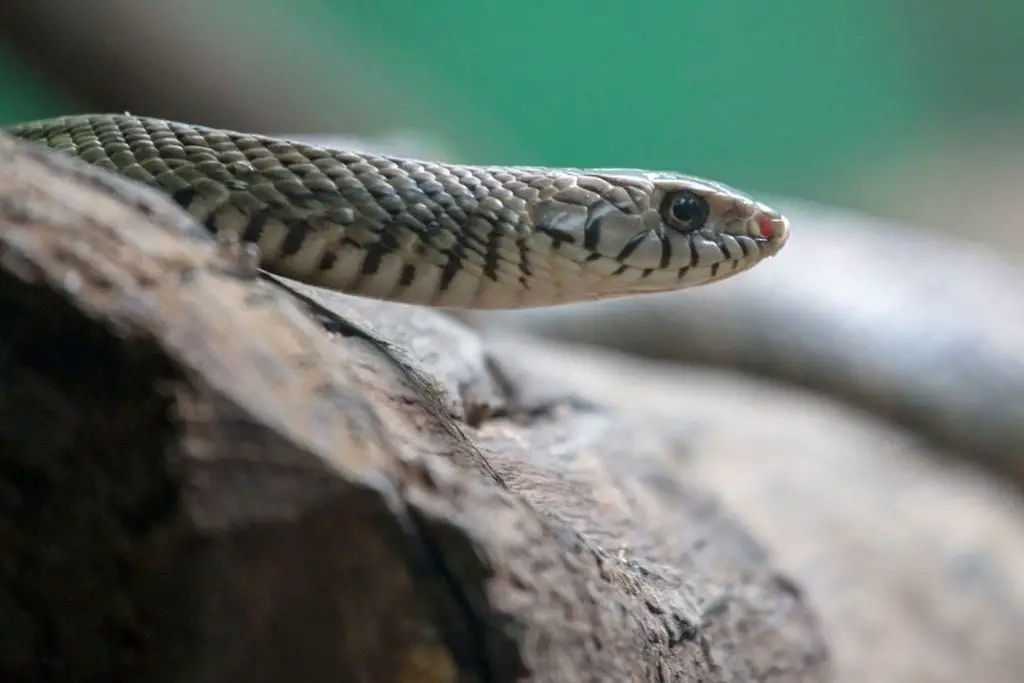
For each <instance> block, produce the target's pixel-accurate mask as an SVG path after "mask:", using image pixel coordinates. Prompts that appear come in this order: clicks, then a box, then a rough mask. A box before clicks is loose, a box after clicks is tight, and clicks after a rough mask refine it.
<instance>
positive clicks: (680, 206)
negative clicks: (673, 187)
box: [662, 190, 710, 232]
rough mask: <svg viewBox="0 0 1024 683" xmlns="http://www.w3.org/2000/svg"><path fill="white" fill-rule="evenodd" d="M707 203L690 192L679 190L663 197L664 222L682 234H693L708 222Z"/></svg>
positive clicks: (708, 210)
mask: <svg viewBox="0 0 1024 683" xmlns="http://www.w3.org/2000/svg"><path fill="white" fill-rule="evenodd" d="M709 212H710V209H709V208H708V203H707V201H705V199H704V198H703V197H701V196H700V195H698V194H696V193H695V192H691V191H690V190H680V191H679V192H674V193H672V194H670V195H668V196H667V197H665V202H664V203H663V204H662V214H663V215H664V216H665V218H666V222H667V223H668V224H669V225H671V226H672V227H674V228H676V229H677V230H680V231H682V232H693V231H695V230H700V229H701V228H703V227H704V223H705V222H707V220H708V213H709Z"/></svg>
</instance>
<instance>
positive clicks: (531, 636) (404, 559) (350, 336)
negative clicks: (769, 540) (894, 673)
mask: <svg viewBox="0 0 1024 683" xmlns="http://www.w3.org/2000/svg"><path fill="white" fill-rule="evenodd" d="M319 296H320V299H319V300H318V301H310V302H306V303H303V302H302V301H300V300H298V299H296V298H295V297H294V296H293V295H292V294H290V293H288V292H286V291H284V290H283V289H282V288H281V287H279V286H276V285H275V284H273V283H270V282H267V281H265V280H263V279H260V278H259V277H257V276H256V274H255V272H254V271H253V269H252V268H251V264H249V263H247V261H246V258H245V257H244V255H241V256H240V255H239V254H238V253H237V252H236V251H234V250H232V249H230V248H228V247H226V246H224V245H220V246H218V245H216V244H215V243H214V242H213V241H212V240H211V239H210V238H208V237H207V236H206V235H205V233H203V231H202V230H201V229H200V228H199V227H198V226H196V225H195V224H194V223H192V222H191V221H190V220H188V219H187V218H186V217H185V216H184V215H183V214H181V213H180V212H178V211H177V210H176V209H175V208H174V207H173V206H171V205H170V203H169V202H167V201H165V200H164V199H163V198H162V197H159V196H157V195H156V194H155V193H152V192H149V191H145V190H143V189H141V188H138V187H136V186H134V185H131V184H128V183H126V182H124V181H121V180H120V179H117V178H114V177H112V176H108V175H107V174H105V173H102V172H100V171H97V170H94V169H85V168H82V167H81V166H80V165H79V164H75V163H72V162H71V161H70V160H67V159H64V158H61V157H57V156H54V155H52V154H49V153H45V152H42V151H39V150H35V149H30V148H28V147H26V146H24V145H21V144H16V143H14V142H11V141H8V140H0V557H3V558H4V560H3V564H2V565H0V567H2V569H0V624H3V625H4V627H3V628H2V629H0V678H2V679H3V680H8V681H27V680H104V681H115V680H132V681H135V680H140V679H146V680H151V681H189V682H196V681H198V682H209V683H222V682H229V681H231V682H233V681H247V682H249V683H259V682H261V681H266V682H268V683H269V682H274V681H292V680H302V681H304V683H315V682H316V681H321V680H322V681H337V680H365V681H417V682H426V681H488V682H498V681H552V682H554V681H558V682H571V681H591V680H614V681H648V680H649V681H689V680H692V681H755V680H766V679H768V678H770V679H771V680H773V681H794V682H795V681H801V682H804V681H806V682H811V681H825V680H828V678H829V667H830V664H829V659H828V654H827V649H826V647H825V645H824V640H823V636H822V635H821V633H820V630H819V627H818V624H817V620H816V618H815V616H814V614H813V612H812V610H810V609H809V607H808V606H807V604H806V603H805V601H804V598H803V597H802V595H801V593H800V591H799V590H796V589H795V588H794V586H793V584H792V583H791V582H790V581H789V580H788V579H787V578H786V577H785V576H784V575H782V574H780V573H779V572H778V571H777V570H776V569H775V568H774V567H773V565H772V563H771V562H770V561H769V559H768V557H767V556H766V555H765V554H764V553H763V552H762V550H761V548H760V546H759V545H758V544H757V543H756V542H755V541H754V540H753V539H752V538H751V537H749V536H748V535H747V534H746V533H745V532H744V531H743V529H742V528H741V527H740V526H739V525H738V524H737V523H736V522H735V521H734V520H733V519H732V518H731V516H730V515H729V514H728V513H727V512H725V511H724V509H723V508H722V507H721V506H720V505H718V504H717V502H716V500H715V498H714V497H713V496H711V495H710V494H708V493H707V492H706V491H704V490H703V489H700V488H699V487H697V486H695V485H693V484H690V483H687V482H685V481H683V480H682V479H681V478H680V476H679V474H678V472H677V468H676V462H677V456H678V455H679V451H680V449H681V448H682V447H683V444H681V443H679V442H678V441H677V440H676V439H675V436H674V434H673V433H671V432H670V431H668V430H666V431H664V432H662V431H658V430H652V429H650V428H649V425H647V424H642V423H640V422H637V421H634V420H632V419H628V418H624V417H623V414H622V413H621V412H620V411H618V410H614V409H612V408H609V407H607V403H606V402H603V401H601V400H599V397H595V396H588V395H587V394H585V393H581V392H578V391H572V390H568V389H564V388H563V387H561V385H560V383H559V378H558V376H557V374H554V375H549V376H547V377H543V378H534V379H531V380H529V381H526V380H525V379H524V378H523V377H519V376H518V375H517V373H516V372H515V371H511V370H509V369H508V368H509V367H518V366H519V365H520V364H522V363H523V362H524V360H526V359H525V358H523V357H520V358H518V359H517V358H516V357H515V351H510V352H508V353H507V354H506V353H502V354H495V353H493V352H492V351H491V350H489V348H488V347H487V346H485V345H483V344H482V343H481V342H480V341H479V340H478V339H477V338H476V337H475V336H474V333H472V332H470V331H468V330H466V329H464V328H461V327H458V326H456V325H455V324H454V323H451V322H450V321H446V320H445V319H443V318H442V317H441V316H439V315H438V314H436V313H433V312H431V311H427V310H425V309H416V308H408V307H397V306H388V305H386V304H375V303H371V302H363V301H354V300H351V299H347V298H345V297H332V296H325V295H319ZM325 328H326V329H327V330H329V331H330V333H325Z"/></svg>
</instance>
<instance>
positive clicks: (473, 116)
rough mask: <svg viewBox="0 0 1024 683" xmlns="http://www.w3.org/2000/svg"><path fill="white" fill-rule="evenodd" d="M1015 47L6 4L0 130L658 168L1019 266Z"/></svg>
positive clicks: (770, 16) (1010, 9)
mask: <svg viewBox="0 0 1024 683" xmlns="http://www.w3.org/2000/svg"><path fill="white" fill-rule="evenodd" d="M1021 35H1024V5H1021V4H1020V3H1017V2H1014V0H985V1H984V2H974V3H963V2H955V1H954V0H935V1H933V2H928V3H924V2H923V0H897V1H894V2H893V1H889V2H883V1H882V0H869V1H867V2H862V3H816V2H812V1H811V0H775V2H772V3H763V2H757V1H756V0H721V1H720V2H716V3H709V4H703V5H701V6H700V7H699V8H698V7H695V6H694V5H692V4H689V3H674V2H669V1H668V0H663V1H652V2H646V3H643V4H628V3H609V2H593V0H559V1H558V2H553V3H547V4H545V5H544V8H543V10H542V11H540V10H537V9H531V10H530V11H525V10H524V9H523V8H522V6H520V5H516V4H513V3H507V2H498V1H496V0H480V1H479V2H476V3H474V4H473V8H472V11H467V8H466V6H465V5H463V4H461V3H451V2H449V3H420V2H413V1H412V0H392V2H388V3H375V2H368V1H367V0H294V1H293V2H291V3H288V4H281V3H274V2H269V1H268V0H219V1H218V2H216V3H206V2H199V0H179V1H178V2H174V3H167V2H160V1H157V0H82V1H80V2H76V3H66V2H60V1H58V0H7V1H6V2H5V3H3V5H2V6H0V125H2V124H6V123H12V122H15V121H18V120H25V119H30V118H38V117H44V116H50V115H55V114H59V113H70V112H78V111H86V110H88V111H99V110H104V111H111V110H112V111H119V110H128V111H132V112H133V113H140V114H149V115H155V116H162V117H166V118H172V119H181V120H187V121H190V122H195V123H203V124H208V125H215V126H223V127H229V128H235V129H243V130H252V131H259V132H270V133H322V134H337V135H348V136H355V137H360V138H366V139H370V140H373V139H377V140H380V139H387V138H389V137H390V138H394V137H395V136H398V137H399V138H400V139H401V141H403V142H401V143H400V146H401V147H402V149H403V151H413V152H418V153H421V154H438V155H441V156H446V157H449V158H456V159H461V160H465V161H481V162H494V163H529V164H550V165H571V166H634V167H648V168H666V169H673V170H681V171H686V172H690V173H695V174H698V175H706V176H709V177H714V178H721V179H724V180H727V181H728V182H730V183H731V184H734V185H738V186H740V187H743V188H744V189H749V190H752V191H758V192H771V193H776V194H787V195H792V196H798V197H801V198H806V199H812V200H818V201H827V202H831V203H835V204H839V205H845V206H848V207H852V208H858V209H862V210H866V211H868V212H870V213H874V214H878V215H883V216H889V217H894V218H900V219H903V220H909V221H913V222H916V223H919V224H926V225H929V226H932V227H936V228H939V229H945V230H948V231H952V232H956V233H959V234H962V235H967V236H973V237H977V238H979V239H986V240H988V241H990V242H993V243H996V244H1001V245H1006V246H1009V247H1012V248H1013V249H1014V251H1015V253H1018V254H1019V253H1024V231H1019V230H1016V229H1014V226H1015V225H1017V224H1019V218H1018V217H1019V216H1020V215H1021V213H1022V211H1024V198H1022V194H1024V193H1021V192H1020V191H1019V188H1020V187H1024V117H1022V116H1021V114H1022V112H1024V79H1022V78H1020V75H1019V65H1020V64H1022V63H1024V41H1021V40H1020V36H1021ZM392 146H393V144H392Z"/></svg>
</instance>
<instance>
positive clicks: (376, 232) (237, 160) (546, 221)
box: [5, 114, 789, 308]
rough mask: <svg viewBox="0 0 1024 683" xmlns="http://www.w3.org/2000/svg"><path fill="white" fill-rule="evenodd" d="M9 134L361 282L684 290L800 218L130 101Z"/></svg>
mask: <svg viewBox="0 0 1024 683" xmlns="http://www.w3.org/2000/svg"><path fill="white" fill-rule="evenodd" d="M5 132H7V133H8V134H10V135H13V136H15V137H18V138H22V139H24V140H29V141H32V142H35V143H39V144H43V145H45V146H46V147H48V148H50V149H53V150H57V151H60V152H64V153H68V154H71V155H74V156H76V157H78V158H80V159H82V160H84V161H86V162H89V163H92V164H96V165H98V166H100V167H104V168H106V169H109V170H112V171H116V172H118V173H120V174H122V175H124V176H127V177H128V178H130V179H132V180H135V181H139V182H142V183H144V184H147V185H150V186H153V187H156V188H158V189H160V190H163V191H164V192H166V193H167V194H168V195H169V196H170V197H171V198H173V199H174V201H176V202H177V203H178V204H180V205H181V206H182V207H184V208H185V209H186V210H187V211H189V212H190V213H191V214H192V215H193V216H194V217H195V218H196V219H198V220H199V221H200V222H202V223H203V224H204V225H206V227H207V228H209V229H210V230H211V231H212V232H214V233H216V234H218V235H222V236H228V237H237V238H239V239H240V240H241V241H242V242H246V243H252V244H256V245H257V246H258V247H259V250H260V256H261V258H260V265H261V266H262V267H263V268H265V269H266V270H268V271H270V272H273V273H276V274H279V275H283V276H286V277H290V278H293V279H295V280H300V281H303V282H306V283H308V284H312V285H317V286H321V287H326V288H330V289H334V290H338V291H342V292H346V293H350V294H357V295H363V296H368V297H373V298H378V299H387V300H393V301H402V302H406V303H415V304H425V305H434V306H444V307H454V308H519V307H532V306H547V305H553V304H561V303H567V302H573V301H585V300H591V299H607V298H612V297H621V296H625V295H632V294H638V293H642V292H656V291H665V290H674V289H681V288H684V287H691V286H695V285H701V284H705V283H709V282H713V281H717V280H722V279H725V278H728V277H731V276H732V275H735V274H737V273H740V272H743V271H745V270H748V269H749V268H751V267H753V266H754V265H756V264H757V263H759V262H761V261H762V260H763V259H765V258H766V257H769V256H773V255H774V254H776V253H777V252H778V251H779V249H781V248H782V246H783V245H784V244H785V243H786V240H787V238H788V235H789V225H788V223H787V221H786V219H785V217H783V216H782V215H781V214H779V213H778V212H776V211H774V210H772V209H771V208H770V207H768V206H766V205H764V204H762V203H760V202H757V201H755V200H754V199H752V198H750V197H748V196H747V195H744V194H742V193H740V192H738V191H736V190H733V189H732V188H729V187H727V186H725V185H722V184H720V183H716V182H711V181H708V180H704V179H701V178H696V177H692V176H684V175H676V174H670V173H659V172H650V171H637V170H618V169H589V170H588V169H551V168H528V167H512V166H471V165H456V164H445V163H439V162H431V161H417V160H411V159H403V158H398V157H392V156H380V155H374V154H368V153H363V152H356V151H346V150H338V149H331V148H328V147H318V146H314V145H309V144H303V143H301V142H297V141H289V140H284V139H280V138H274V137H269V136H263V135H255V134H250V133H240V132H234V131H228V130H221V129H215V128H207V127H203V126H196V125H191V124H185V123H179V122H174V121H167V120H164V119H157V118H144V117H137V116H129V115H116V114H89V115H81V116H67V117H60V118H54V119H48V120H43V121H34V122H30V123H24V124H19V125H16V126H13V127H11V128H9V129H7V130H6V131H5Z"/></svg>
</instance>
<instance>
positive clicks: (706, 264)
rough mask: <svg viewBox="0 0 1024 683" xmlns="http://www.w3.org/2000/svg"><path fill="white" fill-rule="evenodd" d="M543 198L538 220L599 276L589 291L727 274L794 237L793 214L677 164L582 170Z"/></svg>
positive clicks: (655, 286)
mask: <svg viewBox="0 0 1024 683" xmlns="http://www.w3.org/2000/svg"><path fill="white" fill-rule="evenodd" d="M539 206H540V209H539V210H538V211H537V212H535V215H534V216H533V218H534V224H535V225H536V226H537V229H538V230H540V231H542V232H547V233H548V234H549V235H552V236H553V240H554V241H555V242H556V243H557V242H558V240H559V239H561V240H562V241H563V244H561V245H559V247H558V249H557V251H559V252H560V255H561V256H563V257H566V258H569V259H571V260H572V261H574V262H576V263H577V264H578V265H579V267H580V268H581V269H582V270H583V271H584V272H585V273H587V274H591V275H593V277H590V278H586V279H588V280H589V281H591V283H592V284H591V286H590V289H591V291H590V292H589V295H590V296H592V297H599V298H604V297H610V296H622V295H628V294H635V293H639V292H652V291H662V290H671V289H682V288H685V287H692V286H696V285H701V284H706V283H710V282H715V281H718V280H723V279H726V278H728V277H731V276H733V275H735V274H737V273H741V272H743V271H745V270H748V269H749V268H751V267H753V266H755V265H756V264H758V263H759V262H761V261H762V260H764V259H765V258H767V257H769V256H774V255H775V254H777V253H778V251H779V250H780V249H781V248H782V247H783V246H784V245H785V243H786V241H787V239H788V238H789V223H788V221H787V220H786V218H785V217H784V216H783V215H782V214H781V213H779V212H777V211H775V210H773V209H772V208H770V207H768V206H766V205H765V204H763V203H761V202H758V201H756V200H754V199H753V198H751V197H749V196H747V195H746V194H743V193H742V192H739V191H737V190H734V189H732V188H730V187H728V186H725V185H722V184H719V183H715V182H712V181H709V180H705V179H702V178H695V177H691V176H684V175H676V174H671V173H659V172H651V171H641V170H625V169H587V170H580V171H576V172H574V174H573V176H572V183H571V184H570V185H568V186H566V187H564V188H563V189H560V191H559V192H557V193H555V194H554V195H553V196H551V197H550V200H549V201H548V202H545V203H544V204H543V205H539ZM563 286H564V283H563Z"/></svg>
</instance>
